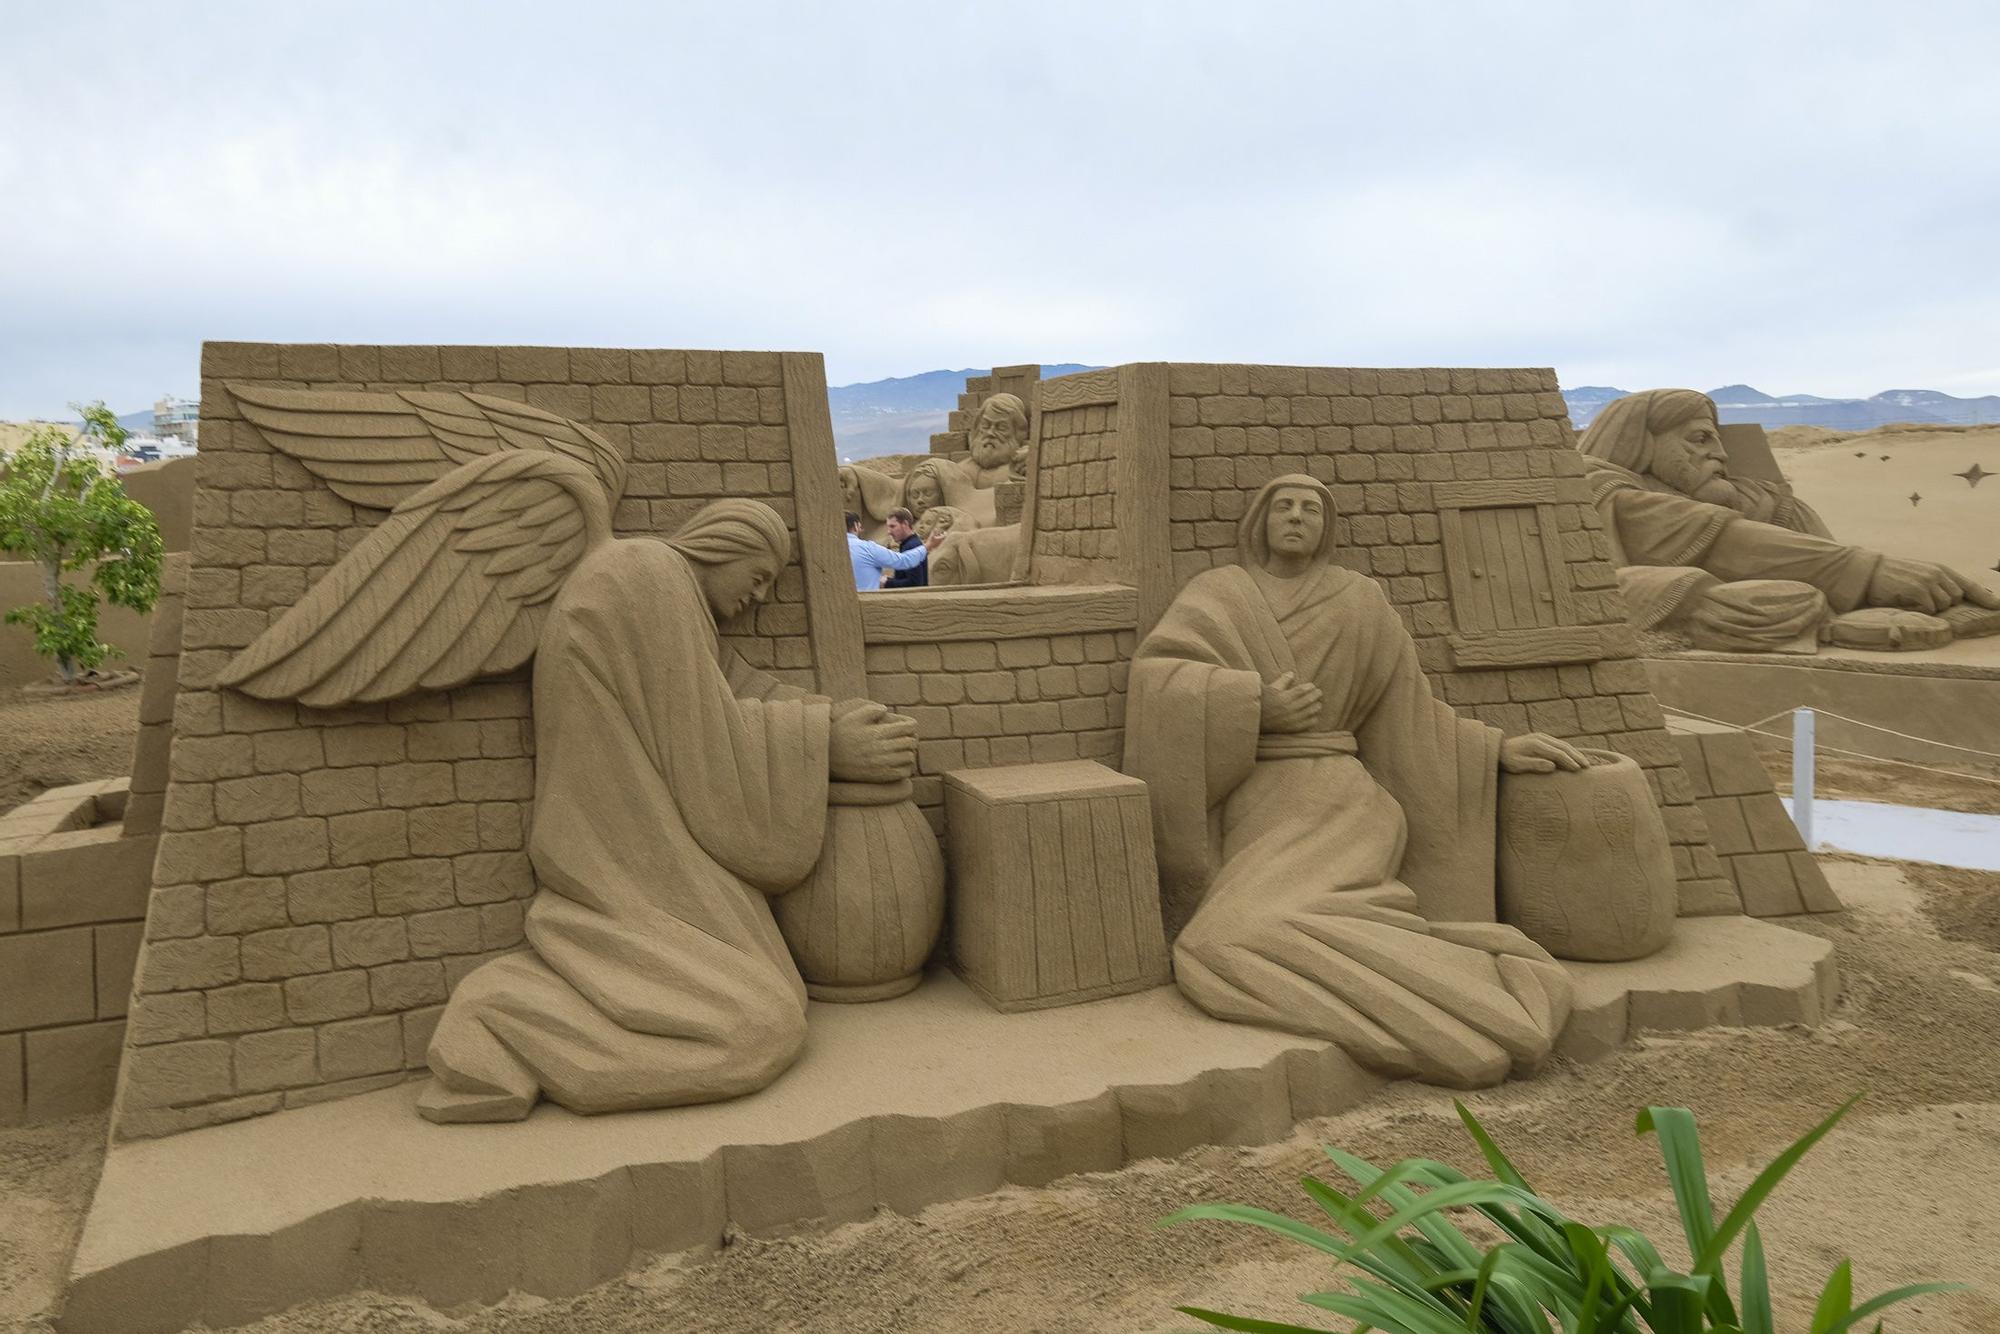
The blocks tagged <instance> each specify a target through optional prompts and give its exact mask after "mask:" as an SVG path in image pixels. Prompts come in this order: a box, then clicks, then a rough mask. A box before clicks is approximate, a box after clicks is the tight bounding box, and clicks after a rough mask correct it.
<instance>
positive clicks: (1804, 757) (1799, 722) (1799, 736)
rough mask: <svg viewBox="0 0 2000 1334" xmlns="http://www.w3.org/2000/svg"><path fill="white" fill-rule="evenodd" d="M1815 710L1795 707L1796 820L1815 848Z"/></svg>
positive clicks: (1794, 800)
mask: <svg viewBox="0 0 2000 1334" xmlns="http://www.w3.org/2000/svg"><path fill="white" fill-rule="evenodd" d="M1812 816H1813V711H1812V710H1811V709H1794V710H1793V711H1792V823H1793V824H1795V825H1797V826H1798V827H1799V837H1800V838H1802V839H1804V840H1805V843H1806V851H1807V852H1811V851H1812V850H1813V818H1812Z"/></svg>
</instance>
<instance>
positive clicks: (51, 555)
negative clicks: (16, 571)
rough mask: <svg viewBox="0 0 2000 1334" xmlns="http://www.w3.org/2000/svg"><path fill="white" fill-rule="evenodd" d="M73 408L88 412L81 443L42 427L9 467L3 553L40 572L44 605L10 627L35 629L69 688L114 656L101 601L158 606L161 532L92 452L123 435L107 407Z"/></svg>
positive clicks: (1, 520) (1, 524)
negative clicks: (100, 632)
mask: <svg viewBox="0 0 2000 1334" xmlns="http://www.w3.org/2000/svg"><path fill="white" fill-rule="evenodd" d="M70 406H71V407H72V408H74V409H76V410H77V411H78V412H80V413H81V414H82V415H83V432H82V434H81V435H80V436H76V437H72V436H71V435H69V433H68V432H66V431H64V430H63V429H62V428H61V427H59V426H45V427H41V428H39V429H37V430H35V431H34V432H32V433H31V434H30V435H29V436H28V439H27V440H26V441H25V442H24V443H23V444H22V445H21V447H20V448H19V449H17V450H15V451H14V455H13V457H12V458H9V459H8V460H6V465H5V466H6V472H5V475H4V476H0V552H4V553H7V554H9V555H12V556H15V557H17V558H24V559H27V560H32V561H34V562H35V563H36V564H38V565H40V566H41V567H42V587H43V590H44V592H45V594H46V597H45V600H44V601H42V602H38V603H35V604H33V605H30V606H26V607H16V608H14V609H13V610H11V611H9V612H8V613H7V615H6V620H7V622H8V623H9V624H12V625H25V626H27V627H28V628H29V629H30V630H31V631H33V632H34V636H35V652H37V653H39V654H41V655H42V656H43V657H45V658H50V659H52V660H53V661H54V662H55V664H56V670H57V671H58V673H60V675H61V677H62V679H63V680H64V681H65V682H71V683H73V682H75V681H76V679H77V677H78V675H79V674H80V673H83V672H87V671H90V670H91V669H93V668H95V667H96V666H97V665H98V664H99V663H102V662H103V661H104V660H105V659H106V658H107V657H110V656H111V655H112V654H114V653H116V652H117V651H118V650H117V649H115V648H113V647H112V646H111V645H109V644H106V643H104V642H103V641H101V640H100V639H98V637H97V604H98V598H99V596H100V595H102V596H103V597H105V598H108V599H110V600H111V601H112V602H114V603H116V604H118V605H119V606H121V607H130V608H131V609H132V610H133V611H136V612H141V613H143V612H148V611H151V610H152V609H153V603H154V602H155V601H157V600H158V598H159V596H160V526H159V524H158V523H157V522H155V521H154V519H153V513H152V511H151V510H149V509H147V508H146V507H145V506H144V505H141V504H140V503H139V502H138V501H136V500H133V499H132V498H131V497H130V496H128V495H126V494H125V488H124V486H123V485H122V484H121V483H120V482H119V480H118V478H117V477H116V476H115V475H113V474H111V473H109V472H107V471H106V470H105V469H104V468H103V467H102V465H101V464H100V463H99V462H98V460H97V458H96V457H95V456H94V455H93V453H92V452H91V450H90V448H89V447H90V446H97V447H100V448H104V449H108V450H112V451H116V450H117V449H118V448H119V446H121V445H123V444H124V443H125V435H126V432H125V428H124V427H122V426H120V425H119V424H118V419H117V418H116V417H115V416H113V415H112V413H111V411H110V409H108V408H106V407H105V406H104V404H102V403H93V404H91V405H90V406H89V407H83V406H81V405H80V404H75V403H72V404H71V405H70ZM86 571H88V573H85V572H86ZM78 576H81V577H78Z"/></svg>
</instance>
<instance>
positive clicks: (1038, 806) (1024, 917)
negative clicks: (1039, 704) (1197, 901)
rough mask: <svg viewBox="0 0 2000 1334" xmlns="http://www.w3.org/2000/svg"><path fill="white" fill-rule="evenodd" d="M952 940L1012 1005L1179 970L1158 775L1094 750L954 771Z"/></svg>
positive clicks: (963, 959) (949, 821)
mask: <svg viewBox="0 0 2000 1334" xmlns="http://www.w3.org/2000/svg"><path fill="white" fill-rule="evenodd" d="M945 809H946V827H947V829H948V830H949V852H950V858H951V871H952V895H951V904H952V949H953V956H954V961H955V963H956V965H957V968H958V972H959V976H961V977H963V978H964V979H965V981H966V983H967V985H969V986H970V987H971V988H972V989H973V990H974V991H976V992H977V993H978V994H979V995H980V996H982V997H983V998H985V1000H986V1001H987V1003H988V1004H990V1005H992V1006H993V1007H994V1008H995V1009H997V1010H1001V1011H1004V1012H1012V1011H1017V1010H1039V1009H1045V1008H1047V1007H1050V1006H1056V1005H1074V1004H1077V1003H1078V1002H1079V1001H1086V1000H1094V999H1098V998H1101V997H1105V996H1117V995H1123V994H1125V993H1127V992H1132V991H1142V990H1144V989H1146V988H1148V987H1156V986H1159V985H1160V984H1161V983H1163V982H1165V981H1167V980H1168V976H1169V969H1168V965H1167V942H1166V935H1165V931H1164V928H1163V926H1162V924H1161V919H1160V888H1159V876H1158V872H1157V871H1156V869H1155V866H1154V861H1153V835H1152V816H1151V813H1150V811H1149V810H1148V808H1147V803H1146V785H1145V784H1144V783H1142V782H1140V781H1139V780H1138V779H1136V778H1131V777H1128V776H1126V775H1124V774H1121V773H1118V772H1116V771H1114V770H1111V769H1107V768H1106V767H1105V766H1103V765H1101V764H1099V763H1097V762H1096V761H1095V760H1074V761H1070V762H1068V763H1061V764H1019V765H1006V766H1003V767H1000V768H992V769H961V770H956V771H954V772H951V773H948V774H946V775H945Z"/></svg>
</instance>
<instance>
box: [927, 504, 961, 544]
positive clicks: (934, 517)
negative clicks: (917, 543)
mask: <svg viewBox="0 0 2000 1334" xmlns="http://www.w3.org/2000/svg"><path fill="white" fill-rule="evenodd" d="M969 519H970V516H968V515H967V514H966V512H965V511H964V510H962V509H960V508H958V506H956V505H933V506H931V507H930V508H929V509H927V510H925V511H924V513H923V516H922V517H921V518H919V519H918V520H917V536H918V537H922V538H928V537H930V535H931V534H932V533H948V532H950V531H951V530H952V529H954V528H971V527H974V526H975V525H974V524H972V523H971V522H969Z"/></svg>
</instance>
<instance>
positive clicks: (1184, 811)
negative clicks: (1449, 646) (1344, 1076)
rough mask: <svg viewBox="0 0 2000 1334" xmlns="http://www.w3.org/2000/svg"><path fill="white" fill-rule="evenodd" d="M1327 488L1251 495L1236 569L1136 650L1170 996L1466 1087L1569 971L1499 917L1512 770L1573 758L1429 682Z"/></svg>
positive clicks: (1558, 1019)
mask: <svg viewBox="0 0 2000 1334" xmlns="http://www.w3.org/2000/svg"><path fill="white" fill-rule="evenodd" d="M1333 517H1334V510H1333V497H1332V495H1331V493H1330V492H1329V491H1328V490H1327V488H1326V487H1325V486H1323V485H1322V484H1321V483H1319V482H1318V481H1316V480H1314V479H1313V478H1311V477H1307V476H1304V475H1293V476H1286V477H1280V478H1278V479H1276V480H1275V481H1273V482H1271V483H1269V484H1268V485H1266V486H1265V487H1264V488H1263V489H1262V490H1260V491H1259V492H1258V493H1257V495H1256V498H1255V499H1254V500H1253V501H1252V503H1251V505H1250V507H1249V510H1248V512H1247V513H1246V514H1245V515H1244V517H1243V520H1242V523H1241V526H1240V529H1239V533H1238V546H1237V558H1238V562H1239V563H1238V564H1236V565H1231V566H1224V567H1221V568H1218V569H1213V570H1209V571H1206V572H1204V573H1202V574H1199V575H1197V576H1196V577H1195V578H1193V579H1192V580H1190V581H1189V582H1188V584H1187V585H1186V587H1184V588H1183V589H1182V590H1181V592H1180V594H1179V595H1178V596H1177V597H1176V598H1175V599H1174V601H1173V604H1172V605H1171V606H1170V607H1169V608H1168V609H1167V611H1166V613H1165V615H1164V616H1162V618H1161V619H1160V622H1159V624H1158V625H1157V626H1155V627H1154V629H1153V630H1152V632H1151V633H1150V634H1148V635H1147V636H1146V638H1145V640H1144V642H1143V643H1141V645H1140V646H1139V650H1138V653H1137V654H1136V655H1135V657H1134V659H1133V662H1132V675H1131V688H1130V694H1129V696H1128V701H1127V711H1126V733H1125V761H1124V767H1125V770H1126V772H1127V773H1131V774H1134V775H1136V776H1138V777H1140V778H1143V779H1144V780H1145V781H1146V784H1147V787H1148V789H1149V791H1150V793H1151V797H1152V802H1153V816H1154V831H1155V837H1156V841H1157V844H1158V851H1159V860H1160V868H1161V880H1162V886H1163V891H1164V898H1165V901H1166V904H1167V911H1168V915H1169V921H1168V928H1169V931H1170V932H1171V931H1173V930H1175V929H1176V928H1178V935H1177V936H1176V937H1175V940H1174V947H1173V957H1174V976H1175V980H1176V982H1177V983H1178V984H1179V986H1180V988H1181V990H1182V991H1183V992H1184V993H1186V995H1187V996H1188V997H1189V998H1190V999H1191V1000H1193V1001H1194V1003H1195V1004H1197V1005H1199V1006H1200V1007H1201V1008H1202V1009H1204V1010H1206V1011H1208V1012H1209V1013H1210V1014H1213V1015H1215V1016H1217V1017H1218V1018H1222V1019H1230V1020H1236V1021H1240V1022H1243V1023H1252V1024H1261V1025H1265V1026H1267V1027H1272V1028H1279V1029H1284V1030H1287V1031H1290V1032H1294V1033H1303V1034H1307V1035H1310V1036H1313V1037H1319V1038H1325V1039H1327V1040H1329V1041H1332V1042H1334V1043H1337V1044H1338V1045H1339V1046H1340V1047H1341V1048H1342V1049H1344V1050H1345V1051H1346V1052H1347V1053H1348V1054H1349V1055H1351V1056H1353V1057H1354V1058H1355V1059H1356V1060H1358V1061H1360V1062H1361V1063H1362V1064H1364V1065H1366V1066H1369V1067H1370V1068H1373V1069H1376V1070H1380V1071H1383V1072H1385V1073H1388V1074H1392V1075H1399V1076H1411V1077H1416V1078H1421V1079H1427V1080H1431V1081H1434V1082H1438V1083H1444V1084H1451V1085H1456V1086H1461V1087H1476V1086H1480V1085H1486V1084H1492V1083H1495V1082H1497V1081H1499V1080H1501V1079H1503V1078H1505V1077H1506V1076H1507V1075H1508V1074H1509V1073H1510V1072H1519V1071H1526V1070H1530V1069H1533V1068H1534V1067H1535V1066H1536V1065H1537V1064H1538V1063H1539V1062H1541V1061H1542V1060H1543V1059H1544V1058H1545V1057H1547V1055H1548V1054H1549V1050H1550V1048H1551V1045H1552V1044H1553V1043H1554V1041H1555V1038H1556V1036H1557V1034H1559V1033H1560V1032H1561V1030H1562V1027H1563V1024H1564V1023H1565V1021H1567V1019H1568V1017H1569V1012H1570V1003H1571V993H1570V982H1569V978H1568V975H1567V974H1566V973H1565V972H1564V971H1563V969H1562V967H1561V966H1560V965H1559V964H1557V963H1556V962H1555V960H1554V959H1552V958H1551V957H1550V956H1549V955H1548V954H1547V953H1546V952H1545V951H1544V950H1543V949H1541V947H1539V946H1537V945H1535V944H1534V943H1532V942H1531V941H1529V940H1528V938H1527V937H1526V936H1524V935H1522V934H1521V933H1520V932H1519V931H1518V930H1516V929H1515V928H1513V927H1511V926H1506V925H1502V924H1500V923H1498V922H1496V921H1495V920H1494V916H1495V904H1494V866H1495V827H1494V826H1495V820H1496V799H1497V796H1498V789H1499V778H1498V775H1499V772H1500V770H1501V769H1503V768H1505V769H1510V770H1519V771H1536V772H1547V771H1550V770H1552V769H1554V768H1557V767H1561V768H1564V769H1576V768H1581V767H1583V765H1584V759H1583V757H1582V756H1581V755H1580V754H1579V753H1578V752H1577V751H1576V750H1575V749H1574V748H1573V747H1571V746H1570V745H1569V744H1568V743H1566V742H1563V741H1561V740H1558V739H1557V738H1554V737H1549V736H1545V735H1542V734H1539V733H1534V734H1529V735H1526V736H1520V737H1513V738H1505V739H1503V737H1502V735H1501V733H1500V732H1499V731H1498V730H1497V729H1495V728H1493V727H1489V726H1487V725H1486V724H1484V723H1480V722H1476V721H1473V720H1471V719H1467V718H1460V717H1458V716H1457V715H1456V714H1455V713H1453V712H1452V710H1451V709H1450V708H1449V707H1448V706H1447V705H1445V704H1444V703H1443V702H1442V701H1440V700H1439V699H1437V698H1436V697H1435V696H1433V695H1432V693H1431V689H1430V685H1429V683H1428V682H1427V681H1426V679H1425V677H1424V674H1423V672H1422V671H1421V670H1420V668H1419V667H1418V665H1417V653H1416V644H1415V642H1414V641H1413V640H1412V639H1411V638H1410V634H1409V632H1408V631H1407V630H1406V629H1405V628H1404V626H1403V622H1402V620H1401V618H1400V617H1399V616H1398V615H1397V614H1396V611H1395V609H1394V608H1393V607H1392V606H1391V605H1390V604H1389V601H1388V599H1387V597H1386V596H1384V594H1383V593H1382V590H1381V589H1380V587H1379V586H1378V585H1377V584H1376V583H1375V581H1374V580H1372V579H1370V578H1368V577H1366V576H1365V575H1361V574H1357V573H1354V572H1353V571H1351V570H1347V569H1344V568H1342V567H1341V566H1339V565H1337V564H1335V563H1333V561H1332V560H1331V559H1330V551H1331V548H1332V545H1333Z"/></svg>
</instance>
